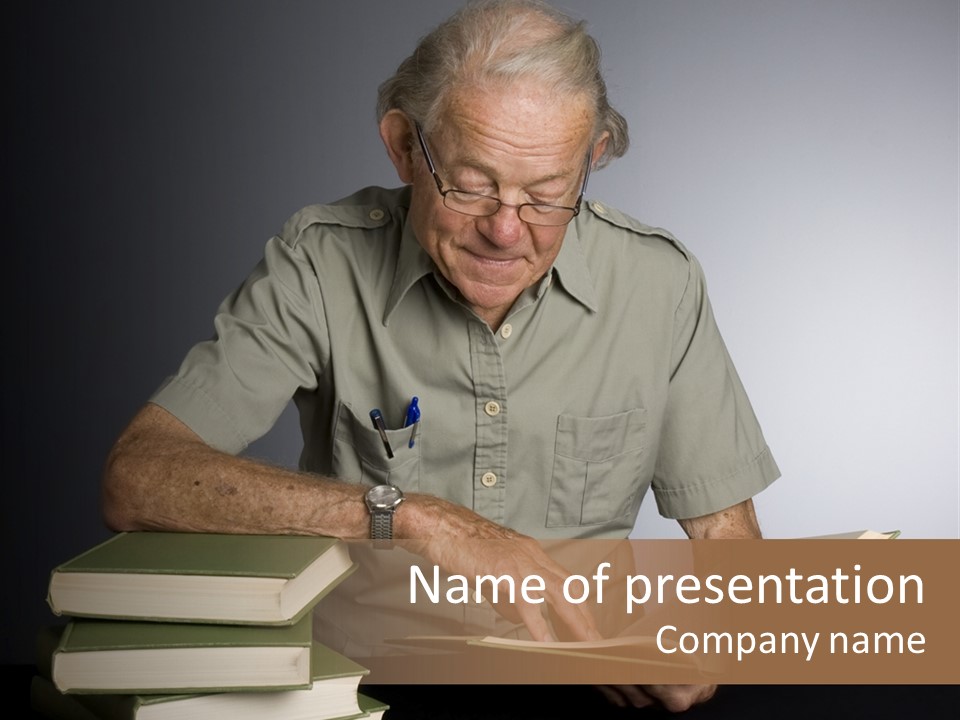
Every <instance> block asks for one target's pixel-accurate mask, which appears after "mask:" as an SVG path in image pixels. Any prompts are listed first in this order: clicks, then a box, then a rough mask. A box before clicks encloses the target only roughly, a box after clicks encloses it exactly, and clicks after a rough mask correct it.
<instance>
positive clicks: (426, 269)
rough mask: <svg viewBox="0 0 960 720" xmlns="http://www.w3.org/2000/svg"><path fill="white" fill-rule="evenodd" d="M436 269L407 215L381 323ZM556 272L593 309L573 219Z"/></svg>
mask: <svg viewBox="0 0 960 720" xmlns="http://www.w3.org/2000/svg"><path fill="white" fill-rule="evenodd" d="M435 270H436V268H435V266H434V263H433V260H432V258H431V257H430V256H429V255H428V254H427V252H426V251H425V250H424V249H423V247H422V246H421V245H420V243H419V242H418V241H417V238H416V236H415V235H414V233H413V228H412V227H411V225H410V222H409V217H408V219H407V221H406V222H404V224H403V233H402V235H401V237H400V253H399V255H398V257H397V269H396V271H395V272H394V275H393V285H391V287H390V294H389V295H388V296H387V303H386V306H385V307H384V312H383V324H384V325H387V324H388V323H389V321H390V316H391V315H392V314H393V311H394V310H396V308H397V306H398V305H399V304H400V302H401V301H402V300H403V298H404V296H405V295H406V294H407V291H409V290H410V288H411V287H413V286H414V285H415V284H416V283H417V282H418V281H419V280H420V279H421V278H422V277H423V276H425V275H429V274H430V273H432V272H434V271H435ZM550 272H551V273H553V274H556V276H557V278H558V279H559V281H560V285H561V286H562V287H563V289H564V290H565V291H566V292H567V293H568V294H569V295H570V296H571V297H573V298H574V299H575V300H576V301H577V302H579V303H580V304H581V305H583V306H584V307H585V308H587V309H588V310H590V311H591V312H597V311H598V309H599V306H598V304H597V294H596V290H595V288H594V286H593V278H592V277H591V276H590V271H589V269H588V268H587V261H586V258H585V257H584V255H583V248H582V246H581V244H580V235H579V233H578V232H577V223H576V222H575V221H574V222H572V223H570V224H569V225H568V226H567V232H566V234H565V235H564V238H563V243H562V244H561V246H560V252H559V253H557V259H556V260H554V263H553V268H552V269H551V271H550Z"/></svg>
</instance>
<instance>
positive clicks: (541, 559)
mask: <svg viewBox="0 0 960 720" xmlns="http://www.w3.org/2000/svg"><path fill="white" fill-rule="evenodd" d="M395 523H396V530H397V538H398V539H410V540H415V541H418V542H416V543H414V544H409V545H407V547H409V548H410V549H415V551H416V552H417V553H418V554H420V555H422V556H423V557H424V558H425V559H426V560H428V561H429V562H431V563H433V564H435V565H437V566H438V567H441V568H443V569H444V570H445V571H446V572H448V573H451V574H459V575H463V576H465V577H467V578H474V577H476V576H478V575H481V576H482V575H493V576H494V577H501V576H506V575H509V576H510V577H512V578H513V579H514V582H515V586H516V587H517V588H519V587H520V586H521V584H522V583H523V580H524V578H527V577H530V576H532V575H537V576H539V577H541V578H543V581H544V585H545V588H544V590H543V591H542V592H538V593H536V594H537V595H538V596H539V597H542V598H543V599H544V602H543V603H527V602H524V601H523V599H522V598H518V600H517V602H516V603H515V604H514V605H508V604H506V603H503V602H498V603H496V604H495V605H494V608H495V609H496V610H497V612H499V613H500V614H501V615H503V616H504V617H506V618H507V619H508V620H511V621H513V622H518V621H519V622H522V623H523V624H524V625H525V626H526V628H527V630H529V632H530V634H531V636H532V637H533V638H534V639H535V640H541V641H549V640H554V639H556V638H555V637H554V634H553V632H552V631H551V628H550V625H549V623H548V622H547V619H546V617H545V611H546V610H549V611H550V612H551V613H552V615H553V619H554V620H555V621H559V622H561V623H562V624H563V625H564V626H565V627H566V629H567V630H568V631H569V633H570V634H571V635H572V636H573V637H574V638H575V639H577V640H598V639H600V633H599V632H598V631H597V628H596V626H595V624H594V620H593V618H592V617H591V615H590V612H589V611H588V610H587V608H586V606H585V605H574V604H572V603H570V602H567V600H566V598H565V597H564V595H563V583H564V581H565V580H566V579H567V576H568V575H569V573H568V572H567V571H566V570H565V569H564V568H563V567H561V566H560V565H559V564H558V563H557V562H555V561H554V560H553V559H551V558H550V557H549V556H548V555H547V554H546V552H544V550H543V548H542V547H541V546H540V544H539V543H538V542H537V541H536V540H534V539H533V538H530V537H528V536H526V535H522V534H521V533H518V532H516V531H514V530H510V529H508V528H505V527H503V526H501V525H498V524H496V523H494V522H491V521H490V520H487V519H486V518H483V517H481V516H480V515H477V514H476V513H474V512H473V511H471V510H468V509H467V508H465V507H463V506H461V505H456V504H454V503H450V502H447V501H446V500H442V499H440V498H436V497H433V496H429V495H414V496H408V501H407V502H405V503H404V504H403V506H402V507H401V508H400V509H399V510H398V511H397V515H396V518H395ZM532 594H533V593H531V595H532Z"/></svg>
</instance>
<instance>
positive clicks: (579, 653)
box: [387, 635, 694, 667]
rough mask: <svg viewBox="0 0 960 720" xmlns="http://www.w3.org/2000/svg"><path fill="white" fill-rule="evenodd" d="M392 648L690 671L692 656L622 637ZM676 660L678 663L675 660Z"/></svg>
mask: <svg viewBox="0 0 960 720" xmlns="http://www.w3.org/2000/svg"><path fill="white" fill-rule="evenodd" d="M387 642H388V643H390V644H392V645H400V646H407V647H418V648H425V649H433V650H447V651H469V650H470V649H471V648H482V649H487V650H507V651H520V652H528V653H539V654H546V655H561V656H567V657H578V658H585V659H589V660H595V661H602V662H606V661H610V662H617V663H621V662H622V663H637V664H643V665H649V664H654V665H663V666H665V667H690V666H692V665H694V663H693V662H692V661H691V660H690V656H682V655H681V656H680V657H678V655H680V654H679V653H678V654H677V655H672V656H667V655H664V654H663V653H661V652H660V650H659V649H658V647H657V643H656V640H655V638H654V637H653V636H651V635H622V636H619V637H614V638H604V639H601V640H569V641H565V640H556V641H549V642H543V641H539V640H521V639H518V638H508V637H496V636H493V635H487V636H481V635H412V636H408V637H404V638H394V639H390V640H387ZM673 658H677V659H673Z"/></svg>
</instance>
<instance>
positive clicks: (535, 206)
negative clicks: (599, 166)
mask: <svg viewBox="0 0 960 720" xmlns="http://www.w3.org/2000/svg"><path fill="white" fill-rule="evenodd" d="M416 128H417V139H419V140H420V147H421V148H423V157H424V158H426V160H427V165H428V166H429V168H430V174H431V175H433V179H434V180H435V181H436V183H437V191H438V192H439V193H440V196H441V197H442V198H443V204H444V206H445V207H447V208H449V209H450V210H453V211H455V212H458V213H463V214H464V215H473V216H475V217H489V216H491V215H496V214H497V212H499V210H500V208H502V207H508V208H516V209H517V216H518V217H519V218H520V219H521V220H522V221H523V222H525V223H529V224H530V225H548V226H558V225H566V224H567V223H569V222H570V221H571V220H573V219H574V218H575V217H576V216H577V215H578V214H580V203H581V202H582V201H583V195H584V193H586V191H587V180H589V179H590V165H591V164H592V161H593V152H592V150H591V151H589V152H587V169H586V170H584V173H583V184H582V185H581V186H580V194H579V195H578V196H577V202H576V203H575V204H574V206H573V207H565V206H563V205H547V204H545V203H521V204H520V205H510V204H509V203H505V202H503V201H502V200H501V199H500V198H497V197H493V196H492V195H481V194H480V193H472V192H467V191H466V190H457V189H456V188H451V189H448V190H444V189H443V181H442V180H441V179H440V176H439V175H438V174H437V169H436V167H435V166H434V164H433V159H432V158H431V157H430V150H428V149H427V142H426V140H424V139H423V130H422V129H421V127H420V123H416Z"/></svg>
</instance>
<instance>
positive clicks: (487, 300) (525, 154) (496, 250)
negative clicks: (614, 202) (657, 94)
mask: <svg viewBox="0 0 960 720" xmlns="http://www.w3.org/2000/svg"><path fill="white" fill-rule="evenodd" d="M439 125H440V129H439V131H437V132H434V133H431V134H429V135H427V136H426V142H427V146H428V148H429V150H430V153H431V156H432V157H433V161H434V164H435V165H436V170H437V174H438V175H439V176H440V179H441V180H442V181H443V187H444V189H445V190H446V189H449V188H456V189H458V190H467V191H469V192H475V193H481V194H483V195H492V196H495V197H498V198H500V200H502V201H503V202H504V203H508V204H511V205H519V204H521V203H529V202H535V203H548V204H551V205H564V206H572V205H573V204H574V203H575V202H576V199H577V195H578V194H579V192H580V186H581V183H582V181H583V172H584V170H585V168H586V156H587V150H588V149H589V141H590V136H591V131H592V129H593V116H592V114H591V112H590V107H589V104H588V102H587V100H586V99H585V98H583V97H581V96H569V97H566V98H557V97H555V96H549V95H548V93H546V92H544V91H542V90H541V89H540V88H539V87H537V86H536V85H534V84H526V83H520V84H515V85H512V86H510V87H508V88H506V89H504V90H502V91H500V92H496V91H489V90H488V91H477V90H475V89H464V90H460V91H455V92H454V93H453V94H452V96H451V98H450V99H449V101H448V103H447V109H446V112H445V114H444V116H443V118H442V120H441V122H440V124H439ZM410 220H411V222H412V223H413V229H414V231H415V233H416V236H417V239H418V240H419V242H420V244H421V245H422V246H423V248H424V250H426V251H427V253H428V254H429V255H430V257H431V258H433V261H434V262H435V263H436V265H437V267H438V268H439V270H440V272H441V273H442V274H443V276H444V277H445V278H446V279H447V280H448V281H450V283H452V284H453V285H454V286H455V287H456V288H457V289H458V290H459V291H460V293H461V294H462V295H463V297H464V299H465V300H466V302H467V303H468V304H469V305H470V307H471V308H472V309H473V310H474V311H475V312H476V313H477V314H478V315H479V316H480V317H481V318H483V319H484V320H485V321H486V322H487V323H488V324H489V325H491V326H493V327H496V326H498V325H499V324H500V323H501V322H502V321H503V318H504V317H505V316H506V313H507V311H508V310H509V309H510V306H511V305H512V304H513V302H514V300H516V299H517V297H518V296H519V295H520V293H522V292H523V291H524V290H525V289H526V288H528V287H530V286H531V285H533V284H534V283H536V282H537V281H538V280H540V278H542V277H543V276H544V274H545V273H546V272H547V271H548V270H549V269H550V267H551V266H552V264H553V261H554V259H555V258H556V256H557V253H558V252H559V251H560V245H561V243H562V241H563V236H564V233H565V232H566V226H560V227H544V226H537V225H530V224H528V223H524V222H522V221H521V220H520V219H519V217H518V216H517V210H516V208H511V207H501V208H500V210H499V211H498V212H497V213H496V214H495V215H492V216H490V217H472V216H469V215H463V214H461V213H458V212H455V211H453V210H450V209H448V208H446V207H445V206H444V205H443V199H442V198H441V196H440V194H439V193H438V192H437V186H436V183H435V182H434V179H433V176H432V175H431V174H430V170H429V168H428V167H427V164H426V161H425V160H423V159H422V158H419V159H418V160H417V163H416V167H415V172H414V179H413V201H412V204H411V208H410Z"/></svg>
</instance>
